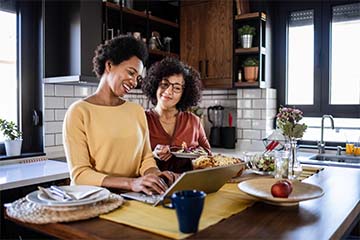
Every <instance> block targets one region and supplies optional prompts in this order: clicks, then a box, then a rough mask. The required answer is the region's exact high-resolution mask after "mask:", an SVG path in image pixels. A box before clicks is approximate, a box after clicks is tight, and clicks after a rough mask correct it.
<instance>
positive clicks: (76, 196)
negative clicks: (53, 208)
mask: <svg viewBox="0 0 360 240" xmlns="http://www.w3.org/2000/svg"><path fill="white" fill-rule="evenodd" d="M59 188H60V189H61V190H62V191H64V192H66V193H67V194H68V195H69V196H70V197H71V198H72V199H70V200H69V199H66V198H64V197H62V196H60V195H58V194H54V192H53V191H52V190H51V189H50V188H43V187H40V186H38V189H39V190H40V192H41V193H43V194H44V195H45V196H46V197H47V198H48V200H55V201H64V202H65V201H78V200H83V199H86V198H90V197H91V196H92V195H93V194H95V193H98V192H100V191H101V190H103V189H102V188H92V189H87V188H85V189H83V190H79V189H78V188H77V190H76V191H72V190H65V189H64V188H61V187H59ZM40 198H41V197H40ZM42 199H43V198H42Z"/></svg>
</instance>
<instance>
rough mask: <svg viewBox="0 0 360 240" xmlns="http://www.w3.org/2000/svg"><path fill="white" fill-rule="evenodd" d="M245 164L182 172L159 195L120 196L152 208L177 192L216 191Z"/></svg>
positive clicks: (134, 193) (133, 194)
mask: <svg viewBox="0 0 360 240" xmlns="http://www.w3.org/2000/svg"><path fill="white" fill-rule="evenodd" d="M244 164H245V163H237V164H234V165H227V166H222V167H214V168H205V169H199V170H193V171H188V172H184V173H183V174H181V175H180V177H179V178H178V179H177V180H176V181H175V182H174V183H173V184H172V185H171V186H170V187H169V188H168V189H167V190H166V192H165V193H164V194H161V195H146V194H145V193H139V192H127V193H122V194H121V196H123V197H125V198H129V199H133V200H138V201H141V202H145V203H148V204H152V205H153V206H157V205H159V204H160V203H161V202H162V201H163V200H164V198H165V197H167V196H171V194H172V193H174V192H176V191H179V190H192V189H196V190H199V191H204V192H206V193H213V192H216V191H218V190H219V189H220V188H221V187H222V186H223V185H224V184H225V183H226V182H227V181H228V180H229V179H231V178H232V177H234V176H235V175H236V174H237V173H238V172H239V171H240V170H241V169H243V168H244Z"/></svg>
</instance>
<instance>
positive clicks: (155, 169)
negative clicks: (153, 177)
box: [144, 167, 161, 176]
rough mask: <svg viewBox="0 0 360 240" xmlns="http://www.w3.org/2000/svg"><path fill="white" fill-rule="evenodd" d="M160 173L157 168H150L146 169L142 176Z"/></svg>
mask: <svg viewBox="0 0 360 240" xmlns="http://www.w3.org/2000/svg"><path fill="white" fill-rule="evenodd" d="M160 172H161V171H160V170H159V169H158V168H157V167H151V168H149V169H147V170H146V171H145V172H144V176H145V175H147V174H157V173H160Z"/></svg>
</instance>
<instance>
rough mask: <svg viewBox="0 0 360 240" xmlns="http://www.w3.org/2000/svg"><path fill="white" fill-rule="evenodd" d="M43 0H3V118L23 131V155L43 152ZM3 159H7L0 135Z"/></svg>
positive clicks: (0, 60) (0, 20) (0, 65)
mask: <svg viewBox="0 0 360 240" xmlns="http://www.w3.org/2000/svg"><path fill="white" fill-rule="evenodd" d="M41 17H42V15H41V1H0V26H1V35H0V74H1V79H0V117H1V118H6V119H7V120H12V121H14V122H16V123H17V125H18V126H19V127H20V130H21V131H22V132H23V143H22V154H25V155H26V156H29V154H30V153H32V154H33V153H34V154H39V153H42V152H43V136H42V132H43V127H42V124H41V119H40V122H39V123H38V124H35V123H34V121H33V115H34V112H36V113H37V115H39V116H40V118H41V115H42V111H41V109H42V76H43V74H42V67H41V66H42V65H41V62H42V47H41V46H42V41H41V39H42V32H41V31H42V29H41ZM0 135H1V136H0V159H2V158H5V157H6V156H5V154H6V152H5V148H4V143H3V136H2V134H0Z"/></svg>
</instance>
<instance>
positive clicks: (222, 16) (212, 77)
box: [180, 0, 233, 89]
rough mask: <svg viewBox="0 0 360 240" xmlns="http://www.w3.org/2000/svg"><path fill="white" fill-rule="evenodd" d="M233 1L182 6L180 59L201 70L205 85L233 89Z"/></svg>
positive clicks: (205, 2)
mask: <svg viewBox="0 0 360 240" xmlns="http://www.w3.org/2000/svg"><path fill="white" fill-rule="evenodd" d="M232 19H233V1H216V0H209V1H199V2H194V1H193V2H192V4H189V3H187V4H182V5H181V8H180V58H181V60H182V61H184V62H186V63H188V64H189V65H191V66H193V67H194V68H195V69H197V70H198V71H199V72H200V75H201V78H202V81H203V84H204V87H205V88H225V89H226V88H232V85H233V83H232V69H233V61H232V59H233V37H232V29H233V27H232Z"/></svg>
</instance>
